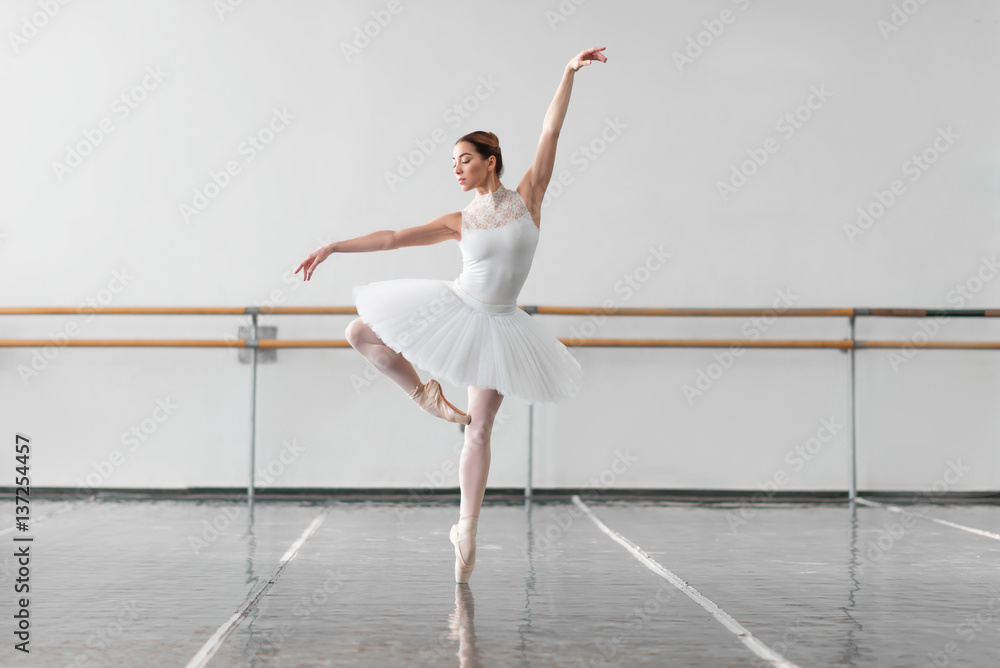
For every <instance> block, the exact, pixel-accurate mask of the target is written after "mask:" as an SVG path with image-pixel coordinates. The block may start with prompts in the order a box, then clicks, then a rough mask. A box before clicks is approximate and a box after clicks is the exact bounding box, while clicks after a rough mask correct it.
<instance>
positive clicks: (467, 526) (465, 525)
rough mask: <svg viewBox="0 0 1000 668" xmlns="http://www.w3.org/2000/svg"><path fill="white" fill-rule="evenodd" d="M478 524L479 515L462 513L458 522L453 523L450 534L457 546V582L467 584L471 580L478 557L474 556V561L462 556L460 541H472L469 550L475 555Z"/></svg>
mask: <svg viewBox="0 0 1000 668" xmlns="http://www.w3.org/2000/svg"><path fill="white" fill-rule="evenodd" d="M478 525H479V517H478V516H477V515H462V517H460V518H459V520H458V524H453V525H451V532H450V533H449V534H448V535H449V538H451V542H452V544H454V546H455V582H458V583H460V584H466V583H467V582H468V581H469V576H471V575H472V569H473V568H475V567H476V558H475V556H473V557H472V562H471V563H470V562H467V561H466V560H465V558H464V557H463V556H462V550H461V548H460V547H459V545H458V543H459V541H463V540H468V541H470V542H471V547H470V549H469V550H468V552H469V554H472V555H475V553H476V530H477V529H478Z"/></svg>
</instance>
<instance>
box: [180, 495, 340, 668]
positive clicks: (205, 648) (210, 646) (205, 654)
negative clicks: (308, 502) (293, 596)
mask: <svg viewBox="0 0 1000 668" xmlns="http://www.w3.org/2000/svg"><path fill="white" fill-rule="evenodd" d="M326 513H327V511H326V510H324V511H323V512H322V513H320V514H319V515H317V516H316V519H314V520H313V521H312V524H310V525H309V526H308V527H306V530H305V531H303V532H302V535H301V536H299V538H298V540H296V541H295V542H294V543H292V546H291V547H290V548H288V551H287V552H285V556H283V557H282V558H281V561H280V562H279V564H278V568H277V570H275V571H274V573H272V574H271V577H269V578H268V579H267V581H266V582H265V583H264V586H263V587H261V588H260V590H259V591H258V592H257V594H256V596H253V597H252V598H251V597H250V596H249V595H248V596H247V598H248V600H247V602H246V603H244V604H243V606H242V607H241V608H240V609H239V610H237V611H236V612H234V613H233V616H232V617H230V618H229V619H227V620H226V623H225V624H223V625H222V626H220V627H219V629H218V630H217V631H216V632H215V633H213V634H212V637H211V638H209V639H208V640H206V641H205V644H204V645H202V646H201V649H200V650H198V653H197V654H195V655H194V657H192V659H191V660H190V661H188V663H187V666H186V668H201V667H202V666H204V665H205V664H207V663H208V661H209V659H211V658H212V657H213V656H214V655H215V653H216V652H217V651H218V649H219V648H220V647H222V643H223V642H225V640H226V638H227V637H228V636H229V634H230V633H232V631H233V629H235V628H236V627H237V626H238V625H239V623H240V620H242V619H243V618H244V617H246V616H247V613H249V612H250V610H252V609H253V607H254V606H255V605H257V601H259V600H260V599H261V597H262V596H263V595H264V592H266V591H267V590H268V589H270V588H271V585H273V584H274V583H275V581H276V580H277V579H278V575H279V574H280V573H281V570H282V569H283V568H284V567H285V564H287V563H288V562H289V561H291V560H292V558H294V557H295V553H296V552H298V551H299V548H300V547H302V544H303V543H305V542H306V541H307V540H308V539H309V537H310V536H312V535H313V533H314V532H315V531H316V529H317V528H319V525H320V524H322V522H323V518H324V517H326Z"/></svg>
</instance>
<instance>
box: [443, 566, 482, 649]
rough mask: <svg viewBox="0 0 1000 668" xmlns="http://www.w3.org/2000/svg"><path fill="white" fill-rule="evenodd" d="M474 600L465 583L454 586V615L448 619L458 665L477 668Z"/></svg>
mask: <svg viewBox="0 0 1000 668" xmlns="http://www.w3.org/2000/svg"><path fill="white" fill-rule="evenodd" d="M475 619H476V599H474V598H473V597H472V590H471V589H469V585H468V584H465V583H457V584H456V585H455V614H453V615H449V617H448V628H450V629H451V637H452V638H455V639H457V640H458V665H459V666H461V667H462V668H478V667H479V666H481V665H482V664H481V663H480V662H479V650H477V649H476V622H475Z"/></svg>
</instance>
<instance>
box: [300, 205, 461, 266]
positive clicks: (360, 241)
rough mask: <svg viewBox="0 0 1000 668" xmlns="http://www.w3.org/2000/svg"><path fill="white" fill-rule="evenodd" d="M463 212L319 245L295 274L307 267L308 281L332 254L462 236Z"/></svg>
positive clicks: (410, 244)
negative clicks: (412, 225)
mask: <svg viewBox="0 0 1000 668" xmlns="http://www.w3.org/2000/svg"><path fill="white" fill-rule="evenodd" d="M461 229H462V212H461V211H454V212H452V213H446V214H444V215H441V216H438V217H437V218H435V219H434V220H432V221H431V222H429V223H427V224H426V225H419V226H417V227H407V228H404V229H402V230H378V231H377V232H370V233H369V234H365V235H363V236H360V237H355V238H353V239H345V240H344V241H334V242H331V243H328V244H326V245H325V246H320V247H319V248H317V249H316V250H314V251H313V252H312V253H310V254H309V256H308V257H306V259H305V260H303V261H302V263H301V264H300V265H299V267H298V269H296V270H295V273H296V274H297V273H299V271H300V270H301V269H305V271H304V272H303V273H302V280H304V281H308V280H309V279H310V278H311V277H312V274H313V272H314V271H316V267H318V266H319V264H320V263H321V262H322V261H323V260H325V259H326V258H328V257H330V255H332V254H333V253H368V252H372V251H383V250H395V249H396V248H405V247H407V246H429V245H431V244H438V243H441V242H442V241H448V240H449V239H459V238H461V236H462V232H461Z"/></svg>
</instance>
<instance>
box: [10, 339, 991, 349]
mask: <svg viewBox="0 0 1000 668" xmlns="http://www.w3.org/2000/svg"><path fill="white" fill-rule="evenodd" d="M559 341H560V342H562V343H563V345H566V346H569V347H602V348H735V347H740V348H838V349H842V350H844V349H850V348H937V349H951V350H961V349H986V350H996V349H1000V341H927V342H922V343H919V344H915V343H913V342H911V341H890V340H887V341H862V340H857V339H855V340H853V341H852V340H850V339H835V340H822V339H805V340H777V339H775V340H760V339H747V340H743V339H559ZM48 346H70V347H74V348H114V347H118V348H236V349H242V348H262V349H263V348H269V349H277V348H350V347H351V344H350V343H348V342H347V341H345V340H343V339H257V340H256V341H254V340H253V339H230V340H221V341H220V340H217V339H75V340H74V339H67V340H65V341H54V340H52V339H0V348H44V347H48Z"/></svg>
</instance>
